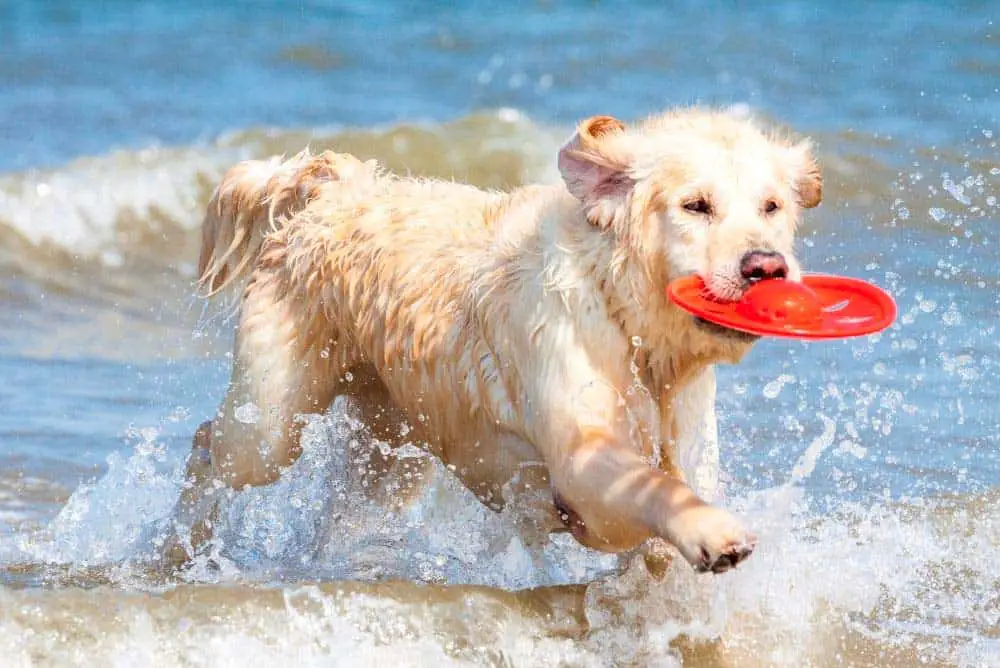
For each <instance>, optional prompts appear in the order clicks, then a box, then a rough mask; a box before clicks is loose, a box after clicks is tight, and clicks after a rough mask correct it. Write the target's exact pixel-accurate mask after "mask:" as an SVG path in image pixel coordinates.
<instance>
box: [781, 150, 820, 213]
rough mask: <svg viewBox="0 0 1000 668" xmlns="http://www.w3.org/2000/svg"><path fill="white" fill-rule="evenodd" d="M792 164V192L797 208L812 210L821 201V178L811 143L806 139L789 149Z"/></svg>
mask: <svg viewBox="0 0 1000 668" xmlns="http://www.w3.org/2000/svg"><path fill="white" fill-rule="evenodd" d="M789 153H790V154H791V162H792V169H791V173H792V190H794V191H795V196H796V198H797V199H798V202H799V206H801V207H802V208H804V209H812V208H813V207H816V206H819V203H820V202H822V201H823V176H822V174H820V171H819V164H818V163H817V162H816V158H815V157H814V156H813V149H812V142H810V141H809V140H808V139H806V140H804V141H801V142H799V143H798V144H796V145H795V146H792V147H791V148H790V149H789Z"/></svg>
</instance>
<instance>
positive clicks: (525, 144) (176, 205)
mask: <svg viewBox="0 0 1000 668" xmlns="http://www.w3.org/2000/svg"><path fill="white" fill-rule="evenodd" d="M738 111H739V112H740V113H749V112H748V110H746V109H742V110H738ZM567 133H568V128H565V127H563V128H560V127H553V126H546V125H543V124H539V123H536V122H533V121H532V120H530V119H528V118H526V117H525V116H524V115H522V114H521V113H519V112H517V111H516V110H513V109H500V110H498V111H496V112H493V113H480V114H474V115H471V116H467V117H464V118H460V119H458V120H455V121H453V122H448V123H440V124H433V123H429V124H407V123H404V124H400V125H395V126H390V127H384V128H369V129H303V130H277V129H248V130H241V131H237V132H233V133H230V134H227V135H225V136H222V137H219V138H218V139H216V140H215V141H212V142H208V143H204V144H200V145H194V146H184V147H162V146H160V147H150V148H146V149H142V150H137V151H118V152H114V153H111V154H108V155H103V156H97V157H88V158H82V159H78V160H75V161H73V162H70V163H68V164H66V165H64V166H62V167H59V168H55V169H46V170H30V171H26V172H19V173H10V174H6V175H3V176H0V231H2V241H0V262H4V263H5V264H7V265H23V264H26V263H27V262H29V261H30V262H35V263H38V262H41V263H52V262H56V263H62V264H65V263H66V262H77V263H79V262H81V261H84V262H86V261H96V262H98V263H100V264H101V265H103V266H105V267H110V268H114V267H119V266H122V265H125V264H127V263H129V262H149V261H155V262H164V261H166V262H170V263H174V264H177V265H178V266H179V267H180V268H181V269H182V270H185V271H190V270H191V266H190V264H191V258H192V257H194V256H195V255H196V253H197V250H196V249H192V246H193V245H194V244H196V243H197V239H196V235H194V234H193V233H192V232H193V230H195V229H196V228H197V226H198V225H199V223H200V220H201V214H202V210H203V207H204V205H205V203H206V202H207V200H208V197H209V196H210V194H211V191H212V189H213V188H214V186H215V184H216V183H217V182H218V180H219V179H220V177H221V176H222V174H223V173H224V172H225V170H226V169H227V168H228V167H229V166H231V165H232V164H234V163H235V162H237V161H239V160H243V159H247V158H252V157H264V156H269V155H275V154H290V153H294V152H297V151H299V150H301V149H302V148H303V147H305V146H311V147H312V148H313V149H315V150H323V149H327V148H332V149H335V150H338V151H347V152H351V153H355V154H357V155H358V156H360V157H363V158H372V157H374V158H378V159H379V160H380V161H382V162H384V163H385V164H386V165H387V166H388V167H389V168H390V169H392V170H394V171H399V172H403V173H412V174H417V175H424V176H436V177H442V178H454V179H456V180H460V181H467V182H470V183H473V184H476V185H479V186H483V187H493V188H507V187H511V186H516V185H519V184H522V183H525V182H529V181H537V182H553V181H555V180H557V179H558V174H557V172H556V171H555V160H554V156H555V152H556V150H557V147H558V146H559V143H560V141H561V140H563V139H564V138H565V135H566V134H567ZM816 139H817V143H818V144H819V146H820V151H821V158H822V163H823V166H824V169H825V180H826V185H827V202H828V204H827V207H826V209H827V210H829V209H833V210H834V211H833V213H832V215H831V213H829V212H821V213H820V214H819V219H820V221H819V222H820V224H821V225H825V224H833V222H834V221H833V218H835V217H843V216H844V215H855V212H856V211H858V210H861V211H863V212H865V213H869V214H871V218H872V220H871V221H868V222H870V223H871V224H872V226H873V227H874V228H882V227H889V228H891V227H894V226H896V225H897V224H898V225H899V226H902V227H905V226H910V225H918V226H920V225H925V224H926V225H929V226H931V227H938V228H940V229H942V230H945V229H951V227H952V226H953V225H951V224H949V223H954V222H955V219H956V218H959V219H961V220H965V219H970V220H974V219H977V218H981V217H983V216H985V215H988V214H990V213H992V212H993V210H994V209H995V207H996V198H995V197H992V196H990V192H989V191H990V188H989V186H990V180H991V179H993V180H995V179H996V177H997V176H998V175H1000V169H997V168H996V166H995V164H991V163H990V162H988V161H984V160H970V159H968V158H966V157H964V156H962V155H946V154H943V153H942V152H941V151H936V152H930V151H929V150H922V151H919V152H913V151H909V150H907V147H904V146H900V145H899V144H897V143H894V142H892V141H890V140H885V139H880V138H878V137H871V136H864V135H860V134H857V133H852V132H842V133H835V134H829V135H819V136H817V137H816ZM911 154H912V155H911ZM900 156H905V158H904V159H905V160H906V161H907V162H908V164H907V165H905V166H903V167H902V168H901V166H900V165H899V164H896V163H898V162H900ZM894 157H896V159H895V160H894V159H893V158H894ZM942 165H944V166H942ZM949 166H950V167H949ZM850 207H854V211H851V210H850ZM959 224H960V222H959Z"/></svg>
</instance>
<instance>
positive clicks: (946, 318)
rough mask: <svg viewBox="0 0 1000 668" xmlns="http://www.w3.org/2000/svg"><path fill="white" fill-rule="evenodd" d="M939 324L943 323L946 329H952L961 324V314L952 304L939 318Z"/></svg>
mask: <svg viewBox="0 0 1000 668" xmlns="http://www.w3.org/2000/svg"><path fill="white" fill-rule="evenodd" d="M941 322H943V323H944V324H945V325H946V326H947V327H954V326H955V325H961V324H962V314H961V313H959V312H958V309H956V308H955V305H954V304H952V305H951V306H950V307H948V310H947V312H945V314H944V315H943V316H941Z"/></svg>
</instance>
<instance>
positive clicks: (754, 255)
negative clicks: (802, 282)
mask: <svg viewBox="0 0 1000 668" xmlns="http://www.w3.org/2000/svg"><path fill="white" fill-rule="evenodd" d="M740 274H741V275H742V276H743V278H744V279H746V280H747V281H748V282H749V283H759V282H760V281H765V280H767V279H770V278H785V277H786V276H788V263H787V262H785V256H783V255H782V254H781V253H777V252H775V251H770V250H752V251H750V252H749V253H747V254H746V255H744V256H743V259H741V260H740Z"/></svg>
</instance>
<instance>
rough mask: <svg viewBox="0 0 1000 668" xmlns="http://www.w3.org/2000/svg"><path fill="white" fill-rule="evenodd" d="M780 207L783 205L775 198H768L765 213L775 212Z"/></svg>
mask: <svg viewBox="0 0 1000 668" xmlns="http://www.w3.org/2000/svg"><path fill="white" fill-rule="evenodd" d="M780 208H781V207H780V206H779V205H778V203H777V202H775V201H774V200H773V199H769V200H767V203H766V204H764V213H774V212H775V211H777V210H778V209H780Z"/></svg>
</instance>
